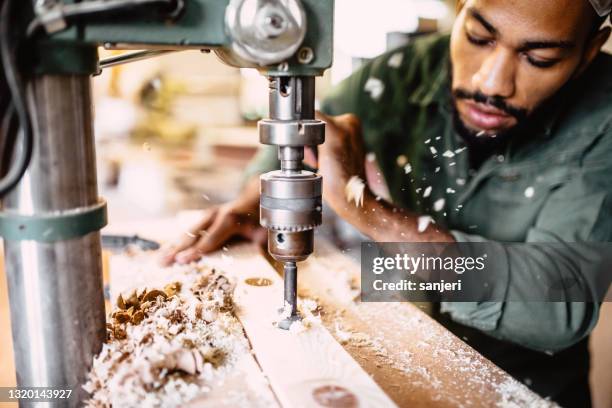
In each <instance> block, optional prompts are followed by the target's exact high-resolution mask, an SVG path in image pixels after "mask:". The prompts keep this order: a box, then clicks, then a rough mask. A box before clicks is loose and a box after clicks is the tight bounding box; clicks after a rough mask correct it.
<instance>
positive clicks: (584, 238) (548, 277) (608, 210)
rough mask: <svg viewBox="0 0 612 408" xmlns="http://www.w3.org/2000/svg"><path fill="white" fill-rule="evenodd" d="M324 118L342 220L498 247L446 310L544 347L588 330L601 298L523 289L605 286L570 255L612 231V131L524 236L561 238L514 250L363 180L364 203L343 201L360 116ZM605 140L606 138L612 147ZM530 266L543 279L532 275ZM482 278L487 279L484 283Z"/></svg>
mask: <svg viewBox="0 0 612 408" xmlns="http://www.w3.org/2000/svg"><path fill="white" fill-rule="evenodd" d="M323 119H324V120H326V121H327V122H328V134H329V138H328V141H327V143H326V145H324V148H322V149H321V152H320V156H319V168H320V171H321V173H322V174H323V176H324V179H323V180H324V197H325V199H326V201H327V202H328V204H329V205H330V206H331V207H332V208H333V209H334V211H335V212H336V213H338V214H339V215H340V216H341V217H342V218H344V219H345V220H346V221H347V222H349V223H351V224H352V225H353V226H355V227H356V228H357V229H359V230H360V231H361V232H362V233H364V234H365V235H367V236H369V237H370V238H372V239H373V240H375V241H379V242H453V241H457V242H485V243H488V247H490V248H491V251H494V252H495V254H492V256H490V257H489V260H488V262H487V269H486V272H487V273H486V275H485V276H477V275H476V274H465V275H463V276H462V280H463V281H464V282H463V283H464V284H465V285H472V287H477V288H478V287H481V288H483V289H482V293H481V294H480V295H481V297H482V301H480V302H464V303H443V305H442V311H444V312H448V313H450V315H451V317H452V318H453V320H456V321H457V322H459V323H462V324H465V325H467V326H471V327H475V328H477V329H480V330H482V331H484V332H486V333H488V334H489V335H491V336H493V337H497V338H500V339H504V340H507V341H511V342H514V343H518V344H521V345H524V346H526V347H530V348H532V349H536V350H543V351H557V350H561V349H564V348H566V347H569V346H571V345H572V344H575V343H576V342H578V341H580V340H581V339H582V338H584V337H585V336H586V335H588V334H589V333H590V331H591V330H592V328H593V327H594V325H595V323H596V322H597V317H598V313H599V304H598V303H596V302H591V303H588V302H575V301H574V300H575V299H576V298H575V296H576V294H575V293H574V294H572V293H570V292H568V293H567V295H566V298H565V299H561V300H562V301H560V302H544V301H543V302H538V303H535V304H534V303H533V302H527V301H526V300H527V299H525V298H524V297H522V294H523V293H525V291H529V292H530V293H533V292H534V290H535V291H537V292H541V293H546V291H547V290H548V289H549V288H550V287H551V285H552V284H554V283H557V282H567V281H570V282H576V284H577V288H578V289H577V290H579V291H582V292H581V295H582V296H581V297H582V298H585V299H588V298H601V295H600V294H601V291H602V290H605V289H607V286H608V285H609V282H608V284H605V282H604V285H605V286H606V287H604V288H602V287H601V285H602V283H601V281H598V277H597V276H590V275H589V274H588V273H585V271H584V270H582V269H581V267H580V263H579V262H576V259H575V258H574V256H575V255H576V249H577V248H576V246H575V245H574V246H573V245H572V244H570V243H572V242H573V243H575V242H582V243H588V242H602V241H603V242H607V241H610V238H612V218H611V217H610V215H611V214H612V179H610V177H609V174H610V172H611V171H612V169H610V164H608V161H607V158H606V157H607V156H609V155H607V154H604V153H606V152H608V151H612V142H611V141H612V134H610V135H609V136H606V138H605V140H604V142H602V143H603V145H602V146H599V147H598V148H597V149H594V150H592V151H591V153H590V155H589V156H590V157H587V158H586V159H585V161H584V168H583V169H581V170H580V174H577V175H576V176H575V177H573V179H572V180H571V181H570V182H568V183H567V184H566V185H565V186H564V187H562V188H560V189H559V190H557V191H555V192H554V193H553V194H552V195H551V196H550V197H549V199H548V201H547V203H546V204H545V206H544V208H543V209H542V211H541V213H540V216H539V218H538V221H537V223H536V225H535V226H534V227H533V228H532V229H531V230H530V231H529V234H528V237H527V240H526V242H527V243H551V242H552V243H557V244H558V245H560V246H565V248H561V250H556V251H548V252H546V251H544V252H543V251H542V250H541V247H538V246H537V245H534V246H533V247H531V246H528V245H525V246H522V247H521V248H520V250H516V249H513V248H510V247H507V246H505V245H503V244H501V243H498V242H494V241H491V240H488V239H487V238H486V237H482V236H474V235H468V234H465V233H463V232H460V231H445V230H444V229H442V228H439V227H438V226H436V225H435V224H429V225H428V226H427V228H423V226H422V225H421V227H420V228H419V215H418V214H411V213H410V212H408V211H405V210H402V209H400V208H397V207H394V206H393V205H392V204H389V203H386V202H383V201H376V198H375V197H374V195H373V194H372V193H371V192H370V191H369V190H368V188H367V187H365V189H364V193H363V194H364V199H363V206H357V205H355V203H353V202H348V201H347V199H346V196H345V190H344V189H345V186H346V183H347V182H348V180H349V179H350V178H351V177H352V176H357V177H361V178H362V179H364V171H363V165H362V163H363V161H364V157H363V148H362V147H360V145H361V144H362V143H363V141H362V137H361V136H360V129H359V126H358V120H357V119H356V118H355V117H353V116H351V115H344V116H341V117H335V118H325V117H324V118H323ZM606 143H608V144H611V146H610V147H611V149H610V150H608V149H607V148H606V146H605V144H606ZM602 151H603V152H604V153H599V152H602ZM534 271H537V272H538V274H539V275H540V277H541V279H534V277H533V272H534ZM483 279H485V280H486V283H487V285H483ZM476 295H478V293H477V294H476ZM572 296H574V297H572ZM508 299H511V300H513V301H506V300H508ZM521 299H525V301H524V300H521ZM492 300H493V301H492ZM514 300H516V301H514ZM542 300H544V299H542Z"/></svg>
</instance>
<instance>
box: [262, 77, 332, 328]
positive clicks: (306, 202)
mask: <svg viewBox="0 0 612 408" xmlns="http://www.w3.org/2000/svg"><path fill="white" fill-rule="evenodd" d="M259 134H260V141H261V143H264V144H268V145H274V146H278V159H279V161H280V167H281V168H280V170H277V171H273V172H270V173H267V174H264V175H263V176H262V177H261V198H260V222H261V225H262V226H264V227H266V228H267V229H268V251H269V252H270V255H272V257H274V259H276V260H277V261H280V262H282V263H283V264H284V283H285V308H288V309H289V310H288V311H289V316H288V317H287V318H286V319H284V320H283V321H281V322H279V327H281V328H283V329H288V328H289V327H290V326H291V323H292V322H293V321H295V320H297V319H299V316H298V313H297V301H296V300H297V299H296V297H297V262H300V261H303V260H305V259H306V258H307V257H308V255H310V254H311V253H312V251H313V241H314V228H315V227H317V226H319V225H321V205H322V204H321V202H322V200H321V192H322V179H321V176H319V175H317V174H314V173H312V172H309V171H306V170H304V169H303V167H304V166H303V160H304V149H305V147H306V146H309V147H313V146H314V147H316V146H317V145H319V144H321V143H323V141H324V140H325V124H324V123H323V122H322V121H319V120H315V119H314V78H313V77H287V78H283V77H276V78H270V119H267V120H262V121H260V122H259Z"/></svg>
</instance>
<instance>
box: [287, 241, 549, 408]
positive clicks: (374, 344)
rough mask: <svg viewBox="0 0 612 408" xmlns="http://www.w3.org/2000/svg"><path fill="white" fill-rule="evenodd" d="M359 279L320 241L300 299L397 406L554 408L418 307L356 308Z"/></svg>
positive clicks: (303, 270)
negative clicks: (318, 311)
mask: <svg viewBox="0 0 612 408" xmlns="http://www.w3.org/2000/svg"><path fill="white" fill-rule="evenodd" d="M359 278H360V266H359V264H358V263H357V262H355V261H353V260H352V259H350V258H348V257H347V256H345V255H343V254H342V253H340V252H339V251H337V250H336V249H335V248H333V247H332V246H331V244H329V243H326V242H325V241H324V240H318V241H317V243H316V251H315V255H314V256H312V257H310V258H309V259H308V260H307V261H306V262H304V263H302V264H300V270H299V294H300V296H306V297H311V298H315V299H317V301H318V303H319V305H321V306H323V308H324V310H325V311H326V313H324V323H325V324H326V326H327V327H328V328H329V330H330V332H331V333H332V334H333V335H334V336H336V338H337V339H339V340H342V341H343V342H344V343H343V345H344V347H345V349H346V350H347V351H348V352H349V353H350V354H351V355H352V356H353V357H354V358H355V360H357V361H358V362H359V364H361V365H362V367H363V368H364V369H365V370H366V371H367V372H368V373H370V374H371V375H372V376H373V378H374V379H375V380H376V381H377V382H378V383H379V384H380V385H381V387H382V388H383V389H384V390H385V391H386V392H387V394H388V395H389V396H390V397H391V398H392V399H393V400H394V401H395V402H396V403H397V404H398V405H399V406H406V407H415V408H418V407H458V406H469V407H483V408H484V407H491V406H538V407H546V406H549V405H553V404H550V403H549V402H548V401H545V400H544V399H542V398H540V397H539V396H538V395H536V394H535V393H533V392H532V391H531V390H529V389H528V388H527V387H526V386H524V385H523V384H521V383H519V382H517V381H516V380H514V379H513V378H512V377H511V376H510V375H509V374H507V373H506V372H504V371H503V370H501V369H500V368H498V367H497V366H495V365H494V364H493V363H492V362H490V361H489V360H487V359H486V358H485V357H483V356H482V355H480V354H479V353H478V352H476V351H475V350H474V349H472V348H471V347H470V346H468V345H467V344H466V343H465V342H463V341H462V340H460V339H459V338H457V337H456V336H454V335H453V334H452V333H450V332H449V331H448V330H447V329H445V328H444V327H443V326H441V325H440V324H439V323H437V322H436V321H435V320H433V319H432V318H430V317H429V316H428V315H426V314H425V313H423V312H422V311H421V310H419V309H418V308H417V307H416V306H415V305H413V304H410V303H362V302H359V301H357V300H356V299H355V296H356V295H357V296H358V294H359V291H358V287H359V282H360V279H359ZM357 299H358V297H357ZM505 404H508V405H505ZM512 404H514V405H512Z"/></svg>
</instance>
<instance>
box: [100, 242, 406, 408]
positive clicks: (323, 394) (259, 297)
mask: <svg viewBox="0 0 612 408" xmlns="http://www.w3.org/2000/svg"><path fill="white" fill-rule="evenodd" d="M112 231H113V233H117V232H118V231H117V230H112ZM166 231H167V230H166ZM149 237H150V235H149ZM131 262H132V261H131V260H130V259H129V258H128V257H125V256H121V255H119V256H114V257H112V258H111V262H110V268H111V277H110V280H111V293H112V296H113V298H114V297H116V296H117V295H118V294H119V293H121V292H125V291H128V292H129V291H130V290H132V289H134V288H142V287H159V286H163V285H164V284H166V283H169V282H171V281H174V280H177V279H178V280H180V276H177V275H176V274H173V273H172V269H165V268H161V267H157V266H156V265H155V263H154V262H148V263H142V264H140V265H130V263H131ZM204 262H205V263H207V264H209V265H211V266H213V267H215V268H218V269H220V270H223V271H224V274H226V275H228V276H230V277H232V278H233V279H234V280H235V282H236V288H235V291H234V302H235V303H236V306H237V311H236V314H237V317H238V318H239V319H240V321H241V323H242V325H243V326H244V329H245V332H246V335H247V337H248V339H249V341H250V343H251V345H252V348H253V353H254V356H255V359H256V360H257V363H258V365H259V367H260V368H261V370H262V371H263V373H264V374H262V373H261V372H257V370H256V369H255V368H254V366H253V364H251V363H249V361H248V360H252V358H251V356H247V357H245V359H244V361H242V362H241V364H243V365H244V366H242V367H238V374H237V375H236V376H235V378H234V379H235V380H236V381H234V382H233V383H230V384H227V383H224V385H223V390H224V391H223V394H227V393H229V392H231V391H232V390H236V389H240V388H244V387H245V386H246V385H248V384H240V379H241V378H242V379H243V380H244V379H246V378H248V377H258V376H259V377H262V376H263V375H265V378H266V379H267V380H268V381H269V384H270V385H271V387H272V390H273V391H274V394H275V397H276V398H277V400H278V401H280V404H281V405H282V406H283V407H322V406H327V407H332V408H333V407H346V408H350V407H394V406H395V404H394V403H393V401H392V400H391V399H390V398H389V397H388V396H387V395H386V394H385V393H384V391H383V390H382V389H381V388H380V387H379V386H378V385H377V384H376V382H375V381H374V380H372V378H371V377H370V376H369V375H368V374H367V373H366V372H364V371H363V369H362V368H361V366H360V365H359V364H358V363H357V362H355V360H354V359H353V358H352V357H351V356H350V355H349V354H348V353H347V352H346V351H345V350H344V348H342V346H341V345H340V344H338V343H337V342H336V340H335V339H334V338H333V336H331V334H330V333H329V332H328V331H327V330H326V329H325V328H324V327H323V326H322V325H320V324H319V325H314V326H313V327H310V328H308V329H307V330H306V331H304V332H301V333H292V332H287V331H285V330H280V329H278V328H276V327H275V326H274V322H276V321H277V320H278V319H279V313H278V311H279V309H280V307H281V306H282V302H283V283H282V279H281V278H280V277H279V276H278V274H276V272H275V271H274V269H273V268H272V267H271V265H270V264H269V263H268V262H267V261H266V259H265V258H264V256H263V254H262V253H261V252H260V250H259V249H258V248H256V247H255V246H253V245H250V244H242V245H237V246H232V247H231V248H230V249H228V250H227V251H220V252H218V253H216V254H212V255H210V256H207V257H206V258H205V260H204ZM249 278H256V279H260V278H263V279H267V280H268V282H269V283H270V285H268V286H252V285H249V284H247V283H246V281H247V280H248V279H249ZM252 361H255V360H252ZM259 383H260V385H261V386H263V387H265V386H266V384H265V383H263V382H261V381H260V382H259ZM258 393H260V390H255V389H252V390H251V391H250V392H249V395H250V399H251V400H253V402H255V403H256V402H257V401H255V400H256V399H257V398H259V397H260V396H259V395H257V394H258ZM218 394H219V392H218ZM264 394H265V392H264ZM216 402H217V400H216V398H211V396H207V397H206V398H203V399H202V400H201V401H197V402H194V404H193V405H192V406H197V407H204V406H207V407H208V406H220V405H215V403H216ZM227 406H231V405H227ZM255 406H257V405H255Z"/></svg>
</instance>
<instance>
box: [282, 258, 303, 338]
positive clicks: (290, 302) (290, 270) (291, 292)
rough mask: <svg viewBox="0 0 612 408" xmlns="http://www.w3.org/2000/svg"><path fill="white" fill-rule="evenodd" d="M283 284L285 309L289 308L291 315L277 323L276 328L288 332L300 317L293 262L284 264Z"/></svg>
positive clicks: (295, 265)
mask: <svg viewBox="0 0 612 408" xmlns="http://www.w3.org/2000/svg"><path fill="white" fill-rule="evenodd" d="M284 283H285V308H283V311H286V309H287V307H290V308H291V313H290V314H289V316H288V317H286V318H284V319H283V320H281V321H280V322H278V327H280V328H281V329H284V330H289V328H290V327H291V324H292V323H293V322H295V321H297V320H300V319H301V317H300V315H299V314H298V311H297V264H296V263H295V262H285V263H284Z"/></svg>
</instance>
